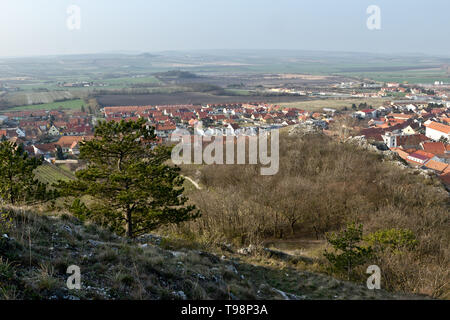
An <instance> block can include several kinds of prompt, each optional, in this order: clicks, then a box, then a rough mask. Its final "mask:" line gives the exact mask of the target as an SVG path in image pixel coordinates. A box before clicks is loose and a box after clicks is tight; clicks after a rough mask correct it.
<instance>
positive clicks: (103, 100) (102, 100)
mask: <svg viewBox="0 0 450 320" xmlns="http://www.w3.org/2000/svg"><path fill="white" fill-rule="evenodd" d="M306 99H307V98H306V97H300V96H248V95H247V96H227V95H213V94H210V93H202V92H181V93H173V94H135V95H125V94H123V95H119V94H105V95H100V96H98V97H97V101H98V103H99V104H100V105H102V106H123V105H164V104H203V103H205V104H206V103H212V104H217V103H238V102H242V103H246V102H268V103H270V102H272V103H279V102H295V101H303V100H306Z"/></svg>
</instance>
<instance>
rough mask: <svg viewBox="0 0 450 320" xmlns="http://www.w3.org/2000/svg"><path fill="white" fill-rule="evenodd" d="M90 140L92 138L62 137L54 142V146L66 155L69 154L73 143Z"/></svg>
mask: <svg viewBox="0 0 450 320" xmlns="http://www.w3.org/2000/svg"><path fill="white" fill-rule="evenodd" d="M90 139H92V136H62V137H61V138H59V140H58V141H57V142H55V145H58V146H60V147H61V149H62V151H63V152H64V153H67V152H70V149H71V148H72V145H73V143H74V142H81V141H85V140H90Z"/></svg>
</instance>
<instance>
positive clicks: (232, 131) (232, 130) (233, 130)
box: [225, 123, 241, 136]
mask: <svg viewBox="0 0 450 320" xmlns="http://www.w3.org/2000/svg"><path fill="white" fill-rule="evenodd" d="M240 129H241V127H240V126H239V125H238V124H235V123H229V124H228V126H227V127H226V129H225V132H226V135H227V136H236V135H238V134H239V132H240V131H241V130H240Z"/></svg>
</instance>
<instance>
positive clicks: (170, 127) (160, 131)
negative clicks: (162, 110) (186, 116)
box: [155, 123, 177, 138]
mask: <svg viewBox="0 0 450 320" xmlns="http://www.w3.org/2000/svg"><path fill="white" fill-rule="evenodd" d="M176 129H177V127H176V126H175V125H174V124H172V123H165V124H157V125H156V127H155V134H156V135H157V136H158V137H161V138H166V137H168V136H169V135H170V134H171V133H172V132H174V131H175V130H176Z"/></svg>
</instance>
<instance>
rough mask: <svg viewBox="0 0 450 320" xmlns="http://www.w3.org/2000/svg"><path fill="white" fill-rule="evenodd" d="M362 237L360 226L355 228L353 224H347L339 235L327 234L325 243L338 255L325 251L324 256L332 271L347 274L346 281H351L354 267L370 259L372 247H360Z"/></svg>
mask: <svg viewBox="0 0 450 320" xmlns="http://www.w3.org/2000/svg"><path fill="white" fill-rule="evenodd" d="M362 235H363V229H362V225H361V224H360V225H358V226H357V225H356V224H355V223H352V224H349V225H348V226H347V228H346V229H344V230H343V231H341V232H339V233H331V234H327V241H328V242H329V243H330V244H331V245H332V246H333V248H334V250H335V251H337V252H339V253H332V252H327V251H325V253H324V256H325V258H327V260H328V261H329V262H330V264H331V266H332V269H333V270H334V271H337V272H345V273H346V274H347V280H350V279H351V277H352V273H353V269H354V268H355V267H357V266H359V265H362V264H364V263H365V262H366V261H367V260H369V259H370V258H371V257H372V254H373V250H372V247H370V246H366V247H365V246H363V245H361V242H362V240H363V237H362Z"/></svg>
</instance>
